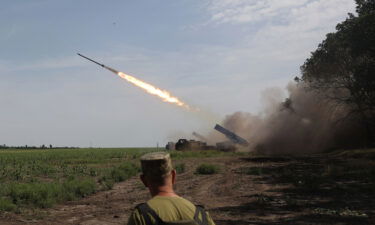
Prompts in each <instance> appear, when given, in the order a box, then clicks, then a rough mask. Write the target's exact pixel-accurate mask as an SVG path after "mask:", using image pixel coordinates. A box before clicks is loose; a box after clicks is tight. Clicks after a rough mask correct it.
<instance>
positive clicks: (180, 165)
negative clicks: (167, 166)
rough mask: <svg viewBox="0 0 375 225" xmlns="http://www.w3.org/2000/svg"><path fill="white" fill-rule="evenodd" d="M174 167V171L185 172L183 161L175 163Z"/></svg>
mask: <svg viewBox="0 0 375 225" xmlns="http://www.w3.org/2000/svg"><path fill="white" fill-rule="evenodd" d="M174 169H175V170H176V172H177V173H178V174H179V173H184V172H185V163H179V164H177V165H175V167H174Z"/></svg>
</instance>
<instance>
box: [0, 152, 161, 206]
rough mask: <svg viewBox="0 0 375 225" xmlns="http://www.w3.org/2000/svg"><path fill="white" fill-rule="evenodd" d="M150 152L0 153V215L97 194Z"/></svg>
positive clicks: (130, 173) (131, 170) (133, 171)
mask: <svg viewBox="0 0 375 225" xmlns="http://www.w3.org/2000/svg"><path fill="white" fill-rule="evenodd" d="M155 150H156V149H153V148H139V149H138V148H128V149H120V148H118V149H94V148H93V149H47V150H25V149H21V150H1V151H0V211H16V212H17V211H20V210H21V209H22V208H34V207H38V208H46V207H50V206H52V205H53V204H55V203H61V202H64V201H69V200H74V199H78V198H81V197H84V196H86V195H89V194H92V193H94V192H96V191H100V190H107V189H110V188H112V186H113V184H114V183H115V182H120V181H123V180H125V179H127V178H129V177H131V176H134V175H135V174H137V173H138V171H139V166H138V165H137V160H136V159H137V158H139V156H140V155H141V154H144V153H145V152H149V151H155Z"/></svg>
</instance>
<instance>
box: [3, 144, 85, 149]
mask: <svg viewBox="0 0 375 225" xmlns="http://www.w3.org/2000/svg"><path fill="white" fill-rule="evenodd" d="M68 148H79V147H68V146H64V147H62V146H52V145H44V144H43V145H41V146H30V145H20V146H8V145H6V144H3V145H0V149H68Z"/></svg>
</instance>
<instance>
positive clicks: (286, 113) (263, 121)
mask: <svg viewBox="0 0 375 225" xmlns="http://www.w3.org/2000/svg"><path fill="white" fill-rule="evenodd" d="M287 96H288V97H287V98H285V95H284V91H283V90H281V89H278V88H270V89H267V90H265V91H264V92H263V93H262V103H263V104H264V109H263V110H262V112H261V113H259V114H256V115H254V114H251V113H246V112H235V113H233V114H231V115H228V116H226V118H225V119H224V121H223V122H222V125H223V126H224V127H226V128H227V129H229V130H232V131H234V132H235V133H237V134H238V135H240V136H242V137H243V138H245V139H247V140H248V141H249V142H250V148H249V150H250V151H257V152H260V153H263V154H305V153H315V152H320V151H324V150H329V149H335V148H350V147H358V146H360V145H361V143H362V142H363V137H364V136H365V135H364V131H363V130H362V129H361V128H360V126H358V124H357V123H356V122H355V121H354V120H348V119H343V118H345V116H346V115H347V112H348V109H347V108H345V107H344V106H342V105H337V104H335V103H334V102H333V101H328V100H326V99H327V98H326V95H325V94H324V93H317V92H313V91H309V90H307V88H306V86H305V85H304V84H303V83H302V82H300V83H289V84H288V86H287ZM209 138H210V140H211V141H221V140H222V138H223V137H222V135H219V134H217V132H216V133H212V134H210V135H209Z"/></svg>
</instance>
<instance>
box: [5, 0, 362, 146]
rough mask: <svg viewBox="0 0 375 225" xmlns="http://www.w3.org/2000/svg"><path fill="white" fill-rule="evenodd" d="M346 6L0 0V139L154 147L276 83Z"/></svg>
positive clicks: (284, 0)
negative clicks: (141, 84) (154, 92)
mask: <svg viewBox="0 0 375 225" xmlns="http://www.w3.org/2000/svg"><path fill="white" fill-rule="evenodd" d="M354 11H355V3H354V0H148V1H131V0H110V1H99V0H65V1H57V0H29V1H23V0H4V1H2V6H1V8H0V34H1V35H0V106H1V110H0V112H1V116H0V144H7V145H29V146H30V145H35V146H40V145H42V144H46V145H49V144H52V145H54V146H79V147H88V146H91V147H152V146H156V145H157V144H159V145H160V146H164V145H165V144H166V142H168V141H177V139H178V138H182V137H187V138H189V137H190V134H191V133H192V132H193V131H198V132H199V133H202V134H205V133H207V132H209V131H211V130H212V128H213V127H214V125H215V123H220V122H221V120H222V119H223V118H224V117H225V115H228V114H231V113H233V112H236V111H243V112H251V113H255V114H256V113H259V112H260V111H261V110H262V107H263V105H262V101H261V99H262V92H264V91H265V90H267V89H269V88H274V87H277V88H282V89H283V88H285V86H286V85H287V84H288V82H290V81H291V80H292V79H293V78H294V77H295V76H298V75H299V74H300V71H299V67H300V66H301V65H302V64H303V62H304V61H305V60H306V58H308V57H309V56H310V53H311V52H312V51H314V50H315V49H316V48H317V46H318V44H319V43H320V42H321V41H322V40H323V39H324V38H325V35H326V34H327V33H328V32H334V31H335V26H336V24H337V23H339V22H341V21H343V20H344V19H345V18H346V17H347V14H348V13H349V12H354ZM77 52H79V53H81V54H83V55H86V56H88V57H91V58H93V59H94V60H97V61H99V62H101V63H103V64H105V65H107V66H109V67H112V68H114V69H116V70H118V71H122V72H125V73H127V74H130V75H133V76H135V77H137V78H139V79H141V80H143V81H146V82H148V83H151V84H153V85H155V86H156V87H159V88H161V89H163V90H167V91H169V92H170V93H171V94H172V95H174V96H176V97H178V98H179V99H180V100H182V101H184V102H186V103H188V104H189V105H191V106H194V107H197V108H200V112H191V111H188V110H186V109H184V108H181V107H178V106H175V105H172V104H169V103H166V102H163V101H161V100H160V99H159V98H157V97H155V96H151V95H149V94H148V93H145V92H144V91H142V90H141V89H139V88H138V87H135V86H133V85H132V84H130V83H127V82H126V81H125V80H122V79H121V78H119V77H118V76H116V75H115V74H113V73H111V72H109V71H107V70H105V69H103V68H101V67H99V66H97V65H96V64H93V63H90V62H89V61H87V60H85V59H83V58H81V57H79V56H78V55H77V54H76V53H77ZM285 94H286V93H285Z"/></svg>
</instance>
